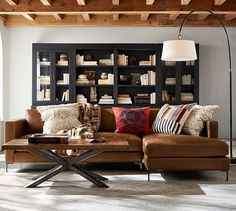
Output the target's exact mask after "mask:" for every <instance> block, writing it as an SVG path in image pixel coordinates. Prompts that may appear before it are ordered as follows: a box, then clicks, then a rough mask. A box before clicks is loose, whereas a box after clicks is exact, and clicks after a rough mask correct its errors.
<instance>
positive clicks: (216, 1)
mask: <svg viewBox="0 0 236 211" xmlns="http://www.w3.org/2000/svg"><path fill="white" fill-rule="evenodd" d="M214 1H215V5H222V4H223V3H225V2H226V0H214Z"/></svg>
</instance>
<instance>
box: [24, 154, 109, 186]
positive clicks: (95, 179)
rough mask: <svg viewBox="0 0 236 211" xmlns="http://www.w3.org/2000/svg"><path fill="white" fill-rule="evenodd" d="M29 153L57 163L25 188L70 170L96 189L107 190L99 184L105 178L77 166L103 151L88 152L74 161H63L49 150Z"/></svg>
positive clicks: (102, 184)
mask: <svg viewBox="0 0 236 211" xmlns="http://www.w3.org/2000/svg"><path fill="white" fill-rule="evenodd" d="M30 152H31V153H32V154H34V155H36V156H40V157H44V158H47V159H49V160H51V161H53V162H56V163H58V165H57V166H56V167H54V168H52V169H50V170H48V171H46V172H44V173H42V174H40V175H38V176H36V177H34V178H33V179H34V180H35V181H34V182H32V183H30V184H29V185H26V186H25V187H26V188H33V187H36V186H38V185H39V184H41V183H43V182H44V181H46V180H48V179H50V178H52V177H54V176H55V175H57V174H59V173H60V172H62V171H66V170H71V171H74V172H76V173H77V174H79V175H81V176H82V177H84V178H85V179H87V180H89V181H90V182H92V183H93V184H95V185H96V186H98V187H103V188H108V187H109V186H107V185H106V184H105V183H103V182H101V180H108V179H107V178H105V177H102V176H100V175H98V174H95V173H94V172H91V171H88V170H85V169H83V168H81V167H79V166H78V164H79V163H80V162H82V161H84V160H86V159H88V158H91V157H93V156H95V155H97V154H100V153H101V152H103V150H88V151H86V152H84V153H82V154H81V155H79V156H78V157H76V158H75V159H74V160H65V159H64V158H63V157H60V156H59V155H57V154H56V153H54V152H52V151H50V150H30Z"/></svg>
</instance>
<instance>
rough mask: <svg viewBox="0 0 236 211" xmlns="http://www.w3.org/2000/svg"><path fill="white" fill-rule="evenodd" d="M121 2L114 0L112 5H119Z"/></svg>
mask: <svg viewBox="0 0 236 211" xmlns="http://www.w3.org/2000/svg"><path fill="white" fill-rule="evenodd" d="M119 4H120V0H112V5H119Z"/></svg>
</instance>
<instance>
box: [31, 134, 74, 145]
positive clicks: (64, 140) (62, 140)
mask: <svg viewBox="0 0 236 211" xmlns="http://www.w3.org/2000/svg"><path fill="white" fill-rule="evenodd" d="M69 141H70V137H69V136H68V135H56V134H53V135H50V134H42V133H35V134H33V135H31V136H30V137H29V138H28V143H29V144H68V143H69Z"/></svg>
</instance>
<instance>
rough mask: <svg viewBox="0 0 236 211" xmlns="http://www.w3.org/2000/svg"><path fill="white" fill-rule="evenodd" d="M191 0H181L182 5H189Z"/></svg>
mask: <svg viewBox="0 0 236 211" xmlns="http://www.w3.org/2000/svg"><path fill="white" fill-rule="evenodd" d="M190 1H191V0H181V5H188V4H189V3H190Z"/></svg>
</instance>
